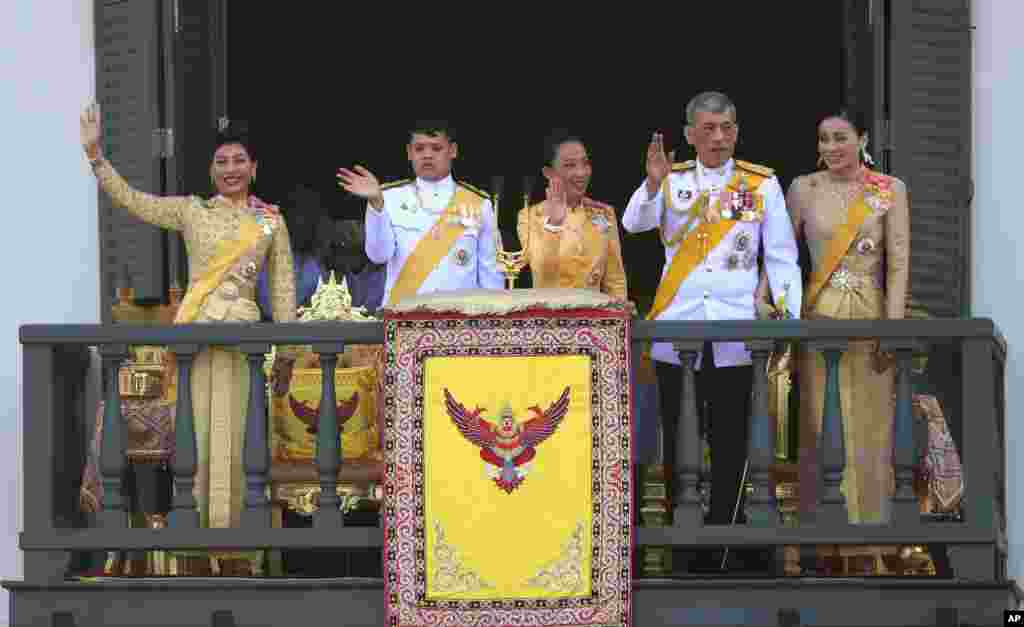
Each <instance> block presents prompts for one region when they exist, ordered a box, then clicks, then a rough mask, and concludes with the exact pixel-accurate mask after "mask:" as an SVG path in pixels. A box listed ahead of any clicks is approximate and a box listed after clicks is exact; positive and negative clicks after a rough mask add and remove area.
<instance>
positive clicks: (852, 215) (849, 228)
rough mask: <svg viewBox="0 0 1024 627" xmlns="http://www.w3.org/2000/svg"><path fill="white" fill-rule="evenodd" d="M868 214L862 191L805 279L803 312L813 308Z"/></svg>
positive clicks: (868, 210)
mask: <svg viewBox="0 0 1024 627" xmlns="http://www.w3.org/2000/svg"><path fill="white" fill-rule="evenodd" d="M870 215H871V207H869V206H868V203H867V197H866V195H865V194H863V193H862V194H861V196H860V198H858V199H857V202H856V203H854V204H853V206H851V207H850V208H849V210H848V211H847V215H846V223H844V224H842V225H840V226H839V227H838V228H837V229H836V230H835V232H834V233H833V234H832V239H830V240H829V241H828V247H827V248H826V249H825V254H824V255H823V256H822V259H821V263H820V264H818V266H817V267H816V268H815V269H814V272H812V273H811V277H810V279H808V281H807V289H806V290H804V312H808V311H812V310H813V309H814V305H815V303H816V302H817V300H818V295H819V294H821V290H822V288H823V287H825V283H826V282H828V280H829V278H831V277H832V273H833V272H835V271H836V268H838V267H839V264H840V263H842V261H843V258H845V257H846V255H847V253H848V252H849V251H850V246H852V245H853V242H854V240H856V239H857V235H858V234H860V229H861V227H863V226H864V222H865V221H866V220H867V219H868V217H869V216H870Z"/></svg>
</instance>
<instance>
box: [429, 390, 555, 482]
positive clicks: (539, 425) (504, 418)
mask: <svg viewBox="0 0 1024 627" xmlns="http://www.w3.org/2000/svg"><path fill="white" fill-rule="evenodd" d="M444 400H445V407H446V408H447V410H448V415H449V416H451V418H452V422H454V423H455V426H456V427H457V428H458V429H459V432H460V433H461V434H462V435H463V437H465V438H466V439H467V440H469V441H470V442H472V443H473V444H475V445H476V446H479V447H480V458H481V459H483V460H484V462H485V463H486V464H487V469H488V474H489V475H490V476H491V478H492V479H494V483H495V485H497V486H498V488H500V489H501V490H504V491H505V492H507V493H509V494H511V493H512V491H513V490H515V489H516V488H517V487H519V484H521V483H522V482H523V479H524V478H525V477H526V472H527V470H528V468H529V463H530V461H531V460H533V458H534V457H535V456H536V455H537V450H536V448H535V447H536V446H537V445H538V444H540V443H541V442H543V441H544V440H546V439H548V438H549V437H551V434H553V433H554V432H555V429H557V428H558V425H559V424H561V423H562V419H563V418H565V414H566V412H567V411H568V409H569V388H568V387H566V388H565V391H564V392H562V395H561V396H560V397H558V400H557V401H555V402H554V403H552V404H551V406H550V407H548V409H547V411H541V409H540V407H538V406H536V405H534V406H533V407H530V412H532V413H533V418H530V419H529V420H527V421H526V422H525V423H521V424H520V423H518V422H516V419H515V417H514V415H513V413H512V407H511V406H509V405H508V404H507V403H506V404H505V407H504V408H502V410H501V418H500V420H499V421H498V422H497V424H494V423H491V422H488V421H487V420H485V419H484V418H482V417H481V416H480V414H482V413H483V412H484V411H485V409H484V408H482V407H480V406H477V408H476V409H475V410H473V411H468V410H467V409H466V408H465V406H463V405H462V403H460V402H458V401H457V400H455V398H454V397H453V396H452V395H451V393H450V392H448V388H445V390H444Z"/></svg>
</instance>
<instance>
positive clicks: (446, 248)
mask: <svg viewBox="0 0 1024 627" xmlns="http://www.w3.org/2000/svg"><path fill="white" fill-rule="evenodd" d="M483 201H484V198H483V196H481V195H480V194H478V193H476V192H474V191H471V190H470V189H469V188H467V187H464V186H463V185H462V184H461V183H460V184H458V185H456V187H455V193H454V194H452V199H451V200H450V201H448V206H446V207H445V208H444V211H442V212H441V216H440V217H439V218H438V220H437V222H436V223H434V226H433V227H431V229H430V231H428V232H427V233H426V234H425V235H424V236H423V237H421V238H420V241H418V242H416V247H415V248H413V250H412V254H410V255H409V257H408V258H407V259H406V260H405V264H404V265H403V266H402V270H401V271H400V272H399V273H398V278H397V279H395V284H394V285H393V286H391V294H390V295H389V297H388V303H387V304H388V305H394V304H395V303H397V302H398V301H400V300H402V299H403V298H408V297H409V296H414V295H415V294H416V293H417V292H418V291H419V289H420V287H421V286H422V285H423V282H424V281H426V280H427V277H428V276H430V273H431V272H433V271H434V268H436V267H437V266H438V264H440V263H441V261H442V260H443V259H444V258H445V257H446V256H448V253H449V252H451V249H452V246H454V245H455V242H456V240H458V239H459V237H461V236H462V234H463V232H464V231H465V230H466V225H465V224H463V218H467V217H470V216H475V219H476V221H477V223H478V225H481V226H482V224H483V217H482V215H481V212H480V207H481V205H483ZM462 212H466V213H468V215H467V216H463V215H462Z"/></svg>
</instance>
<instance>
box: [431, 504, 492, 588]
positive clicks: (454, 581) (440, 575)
mask: <svg viewBox="0 0 1024 627" xmlns="http://www.w3.org/2000/svg"><path fill="white" fill-rule="evenodd" d="M434 533H436V534H437V536H436V539H435V542H436V544H434V587H435V588H436V589H437V591H438V592H441V593H443V594H450V593H452V592H479V591H480V590H488V589H491V588H493V587H494V586H493V585H491V584H490V583H488V582H486V581H484V580H483V579H481V578H480V575H478V574H477V573H475V572H473V571H472V570H469V569H468V568H466V567H465V566H463V565H462V562H461V560H460V559H459V553H458V551H456V550H455V547H454V546H452V545H451V544H449V543H448V540H447V539H446V538H445V536H444V529H443V528H442V527H441V523H440V522H438V521H435V522H434Z"/></svg>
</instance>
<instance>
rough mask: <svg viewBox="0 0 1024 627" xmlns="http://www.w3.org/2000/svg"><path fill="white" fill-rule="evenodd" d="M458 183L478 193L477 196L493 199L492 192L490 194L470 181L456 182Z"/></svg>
mask: <svg viewBox="0 0 1024 627" xmlns="http://www.w3.org/2000/svg"><path fill="white" fill-rule="evenodd" d="M456 185H458V186H460V187H464V188H466V189H468V190H469V191H471V192H473V193H474V194H476V195H477V196H479V197H481V198H483V199H484V200H490V199H491V195H490V194H488V193H487V192H485V191H483V190H482V189H480V188H479V187H476V186H473V185H470V184H469V183H467V182H465V181H458V182H457V183H456Z"/></svg>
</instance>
